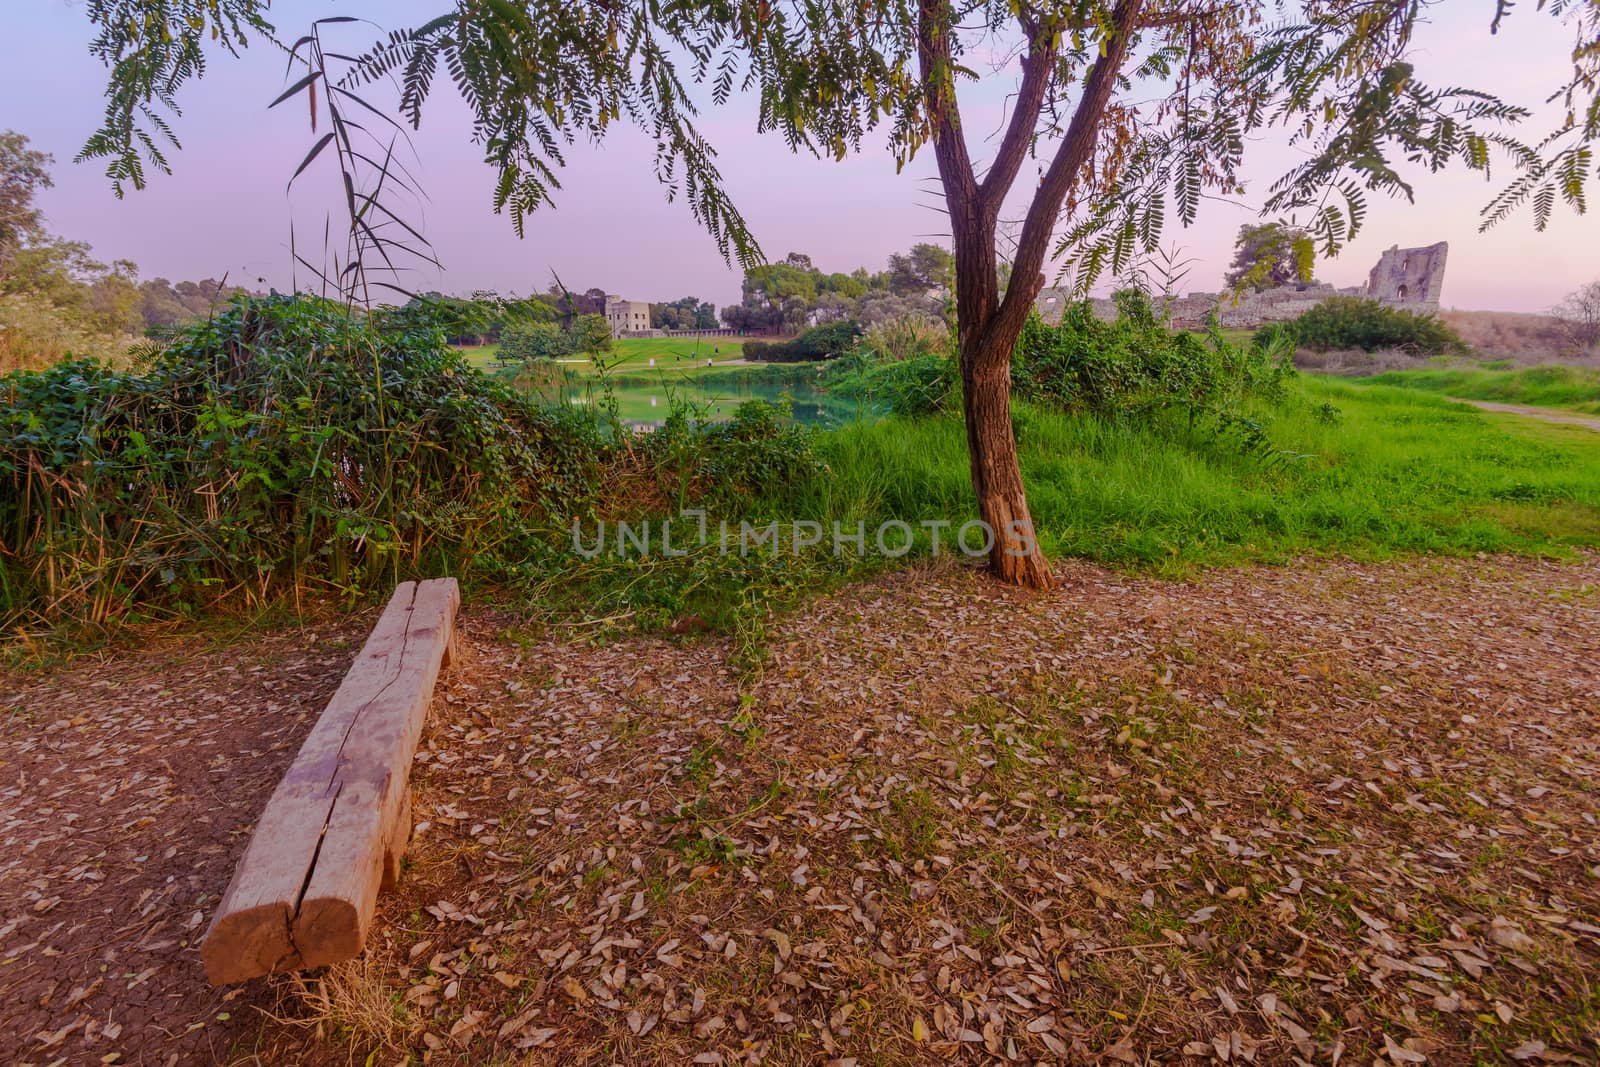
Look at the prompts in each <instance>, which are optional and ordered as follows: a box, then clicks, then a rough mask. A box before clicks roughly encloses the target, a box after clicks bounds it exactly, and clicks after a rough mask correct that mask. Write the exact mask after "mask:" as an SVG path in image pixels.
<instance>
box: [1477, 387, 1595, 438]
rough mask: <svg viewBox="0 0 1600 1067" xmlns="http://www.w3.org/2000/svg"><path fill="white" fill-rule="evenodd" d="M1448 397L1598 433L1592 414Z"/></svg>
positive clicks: (1478, 406)
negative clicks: (1580, 427)
mask: <svg viewBox="0 0 1600 1067" xmlns="http://www.w3.org/2000/svg"><path fill="white" fill-rule="evenodd" d="M1449 399H1451V400H1454V401H1456V402H1457V403H1460V404H1471V405H1472V406H1473V407H1475V408H1478V409H1479V410H1482V411H1494V412H1498V413H1500V414H1502V415H1525V416H1527V417H1528V418H1530V419H1538V420H1540V421H1541V422H1556V423H1560V424H1561V425H1563V426H1582V427H1583V428H1584V429H1586V430H1594V431H1595V432H1596V433H1600V417H1596V416H1594V415H1580V414H1578V413H1577V412H1573V411H1561V410H1559V409H1557V408H1541V407H1534V406H1533V405H1531V404H1501V403H1497V402H1495V401H1492V400H1467V399H1465V398H1463V397H1459V396H1452V397H1450V398H1449Z"/></svg>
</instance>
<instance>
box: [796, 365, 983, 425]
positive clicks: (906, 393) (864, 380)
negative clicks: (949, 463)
mask: <svg viewBox="0 0 1600 1067" xmlns="http://www.w3.org/2000/svg"><path fill="white" fill-rule="evenodd" d="M824 382H825V385H826V387H827V390H828V392H829V393H832V394H834V395H836V396H843V397H848V398H850V399H854V400H866V401H875V402H877V403H878V404H880V405H882V406H883V407H885V408H887V409H888V410H889V411H890V412H891V413H893V414H895V415H933V414H936V413H938V412H941V411H948V410H953V409H957V408H959V407H960V397H961V375H960V373H959V372H958V371H957V369H956V361H955V360H954V359H952V358H950V357H949V356H945V355H930V356H916V357H913V358H911V359H903V360H896V361H893V362H880V361H878V360H875V359H874V358H873V357H872V356H871V355H870V354H869V353H867V352H864V351H861V352H855V353H852V354H851V355H848V356H844V357H842V358H841V359H838V360H835V361H834V362H833V363H832V364H830V365H829V368H828V372H827V377H826V378H825V379H824Z"/></svg>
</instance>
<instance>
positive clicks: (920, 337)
mask: <svg viewBox="0 0 1600 1067" xmlns="http://www.w3.org/2000/svg"><path fill="white" fill-rule="evenodd" d="M861 347H862V349H863V350H865V351H866V352H868V353H870V354H871V355H872V356H873V357H874V358H876V359H878V360H882V361H886V362H893V361H897V360H904V359H920V358H921V357H923V356H948V355H949V354H950V350H951V347H952V338H951V336H950V329H949V328H948V327H947V326H945V324H944V323H942V322H938V321H936V320H934V319H930V318H928V317H927V316H925V315H902V316H900V317H899V318H895V319H890V320H888V321H887V322H882V323H879V324H878V325H876V326H874V327H873V328H872V329H870V330H868V331H867V335H866V337H865V338H864V339H863V340H862V342H861Z"/></svg>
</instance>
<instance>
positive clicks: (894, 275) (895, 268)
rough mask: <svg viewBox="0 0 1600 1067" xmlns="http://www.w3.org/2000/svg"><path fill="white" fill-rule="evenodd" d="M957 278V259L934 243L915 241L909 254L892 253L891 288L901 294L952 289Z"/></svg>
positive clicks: (890, 260) (917, 294) (890, 261)
mask: <svg viewBox="0 0 1600 1067" xmlns="http://www.w3.org/2000/svg"><path fill="white" fill-rule="evenodd" d="M954 282H955V260H954V257H952V256H951V255H950V253H949V251H948V250H946V249H943V248H940V247H939V246H938V245H933V244H915V245H912V246H911V252H910V254H908V255H904V256H902V255H892V256H890V257H889V288H890V289H892V290H894V291H895V292H896V293H897V294H899V295H901V296H920V295H922V294H923V293H929V292H932V291H934V290H935V289H944V290H949V289H950V287H951V286H952V285H953V284H954Z"/></svg>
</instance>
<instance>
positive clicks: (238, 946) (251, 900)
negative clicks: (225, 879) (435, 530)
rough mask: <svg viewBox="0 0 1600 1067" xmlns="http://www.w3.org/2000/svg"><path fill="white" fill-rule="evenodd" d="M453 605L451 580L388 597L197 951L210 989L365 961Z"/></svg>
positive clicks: (390, 875)
mask: <svg viewBox="0 0 1600 1067" xmlns="http://www.w3.org/2000/svg"><path fill="white" fill-rule="evenodd" d="M460 603H461V594H460V592H459V590H458V589H457V587H456V581H455V579H454V578H435V579H430V580H428V581H423V582H404V583H402V584H401V585H400V586H399V587H398V588H397V589H395V591H394V596H393V597H391V598H390V599H389V604H388V606H387V607H386V608H384V611H383V615H382V616H381V617H380V618H379V619H378V624H377V626H376V627H374V628H373V631H372V634H371V636H369V637H368V638H367V642H366V644H365V645H363V646H362V648H361V652H360V654H359V655H357V656H356V659H355V663H354V664H352V665H351V667H350V671H349V673H348V674H346V675H345V677H344V681H343V682H341V683H340V685H339V689H338V691H337V692H336V693H334V695H333V699H331V700H330V701H328V706H327V707H326V708H325V709H323V712H322V715H321V716H320V717H319V718H318V719H317V722H316V725H314V726H313V727H312V728H311V733H310V735H309V736H308V737H307V738H306V740H305V744H303V745H302V746H301V747H300V753H299V755H297V756H296V757H295V760H294V763H292V764H291V765H290V766H289V770H288V771H287V773H285V774H284V776H283V781H281V782H280V783H279V784H278V788H277V789H276V790H275V791H274V792H273V794H272V797H271V799H269V800H268V801H267V806H266V808H265V809H264V810H263V811H262V813H261V818H260V819H259V820H258V821H257V823H256V828H255V833H254V835H253V836H252V837H251V839H250V844H249V846H248V847H247V848H246V849H245V853H244V858H243V859H241V860H240V861H239V866H238V868H237V869H236V870H235V871H234V874H233V881H232V882H230V883H229V885H228V889H227V892H226V893H224V894H223V897H222V902H221V904H220V905H219V906H218V908H217V913H216V915H215V916H214V917H213V919H212V921H211V926H210V928H209V929H208V930H207V931H206V936H205V940H204V941H203V942H202V943H201V946H200V957H201V959H202V960H203V961H204V963H205V969H206V977H207V978H208V979H210V981H211V983H212V984H213V985H225V984H227V983H230V982H242V981H245V980H246V979H249V978H256V977H259V976H261V975H264V974H271V973H274V972H277V971H292V970H299V969H302V968H307V967H319V966H322V965H323V964H328V963H335V962H338V961H339V960H347V959H351V958H353V957H355V956H357V955H359V954H360V952H361V950H362V948H363V946H365V944H366V940H367V932H368V929H369V928H370V927H371V925H372V916H373V912H374V911H375V910H376V907H377V899H378V890H379V888H380V886H381V887H384V888H387V887H389V886H391V885H393V884H394V881H395V879H396V878H397V877H398V875H399V872H400V859H401V857H402V856H403V855H404V853H405V848H406V844H407V842H408V841H409V840H410V837H411V789H410V785H409V782H410V775H411V761H412V758H413V757H414V756H415V755H416V750H417V739H418V737H419V736H420V735H421V733H422V721H423V718H424V717H425V716H426V715H427V712H428V705H429V703H430V702H431V700H432V698H433V687H434V683H435V681H437V679H438V677H439V671H440V670H441V668H443V667H446V666H448V665H449V664H450V662H451V659H452V658H453V655H454V637H455V616H456V609H457V607H458V606H459V605H460Z"/></svg>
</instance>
